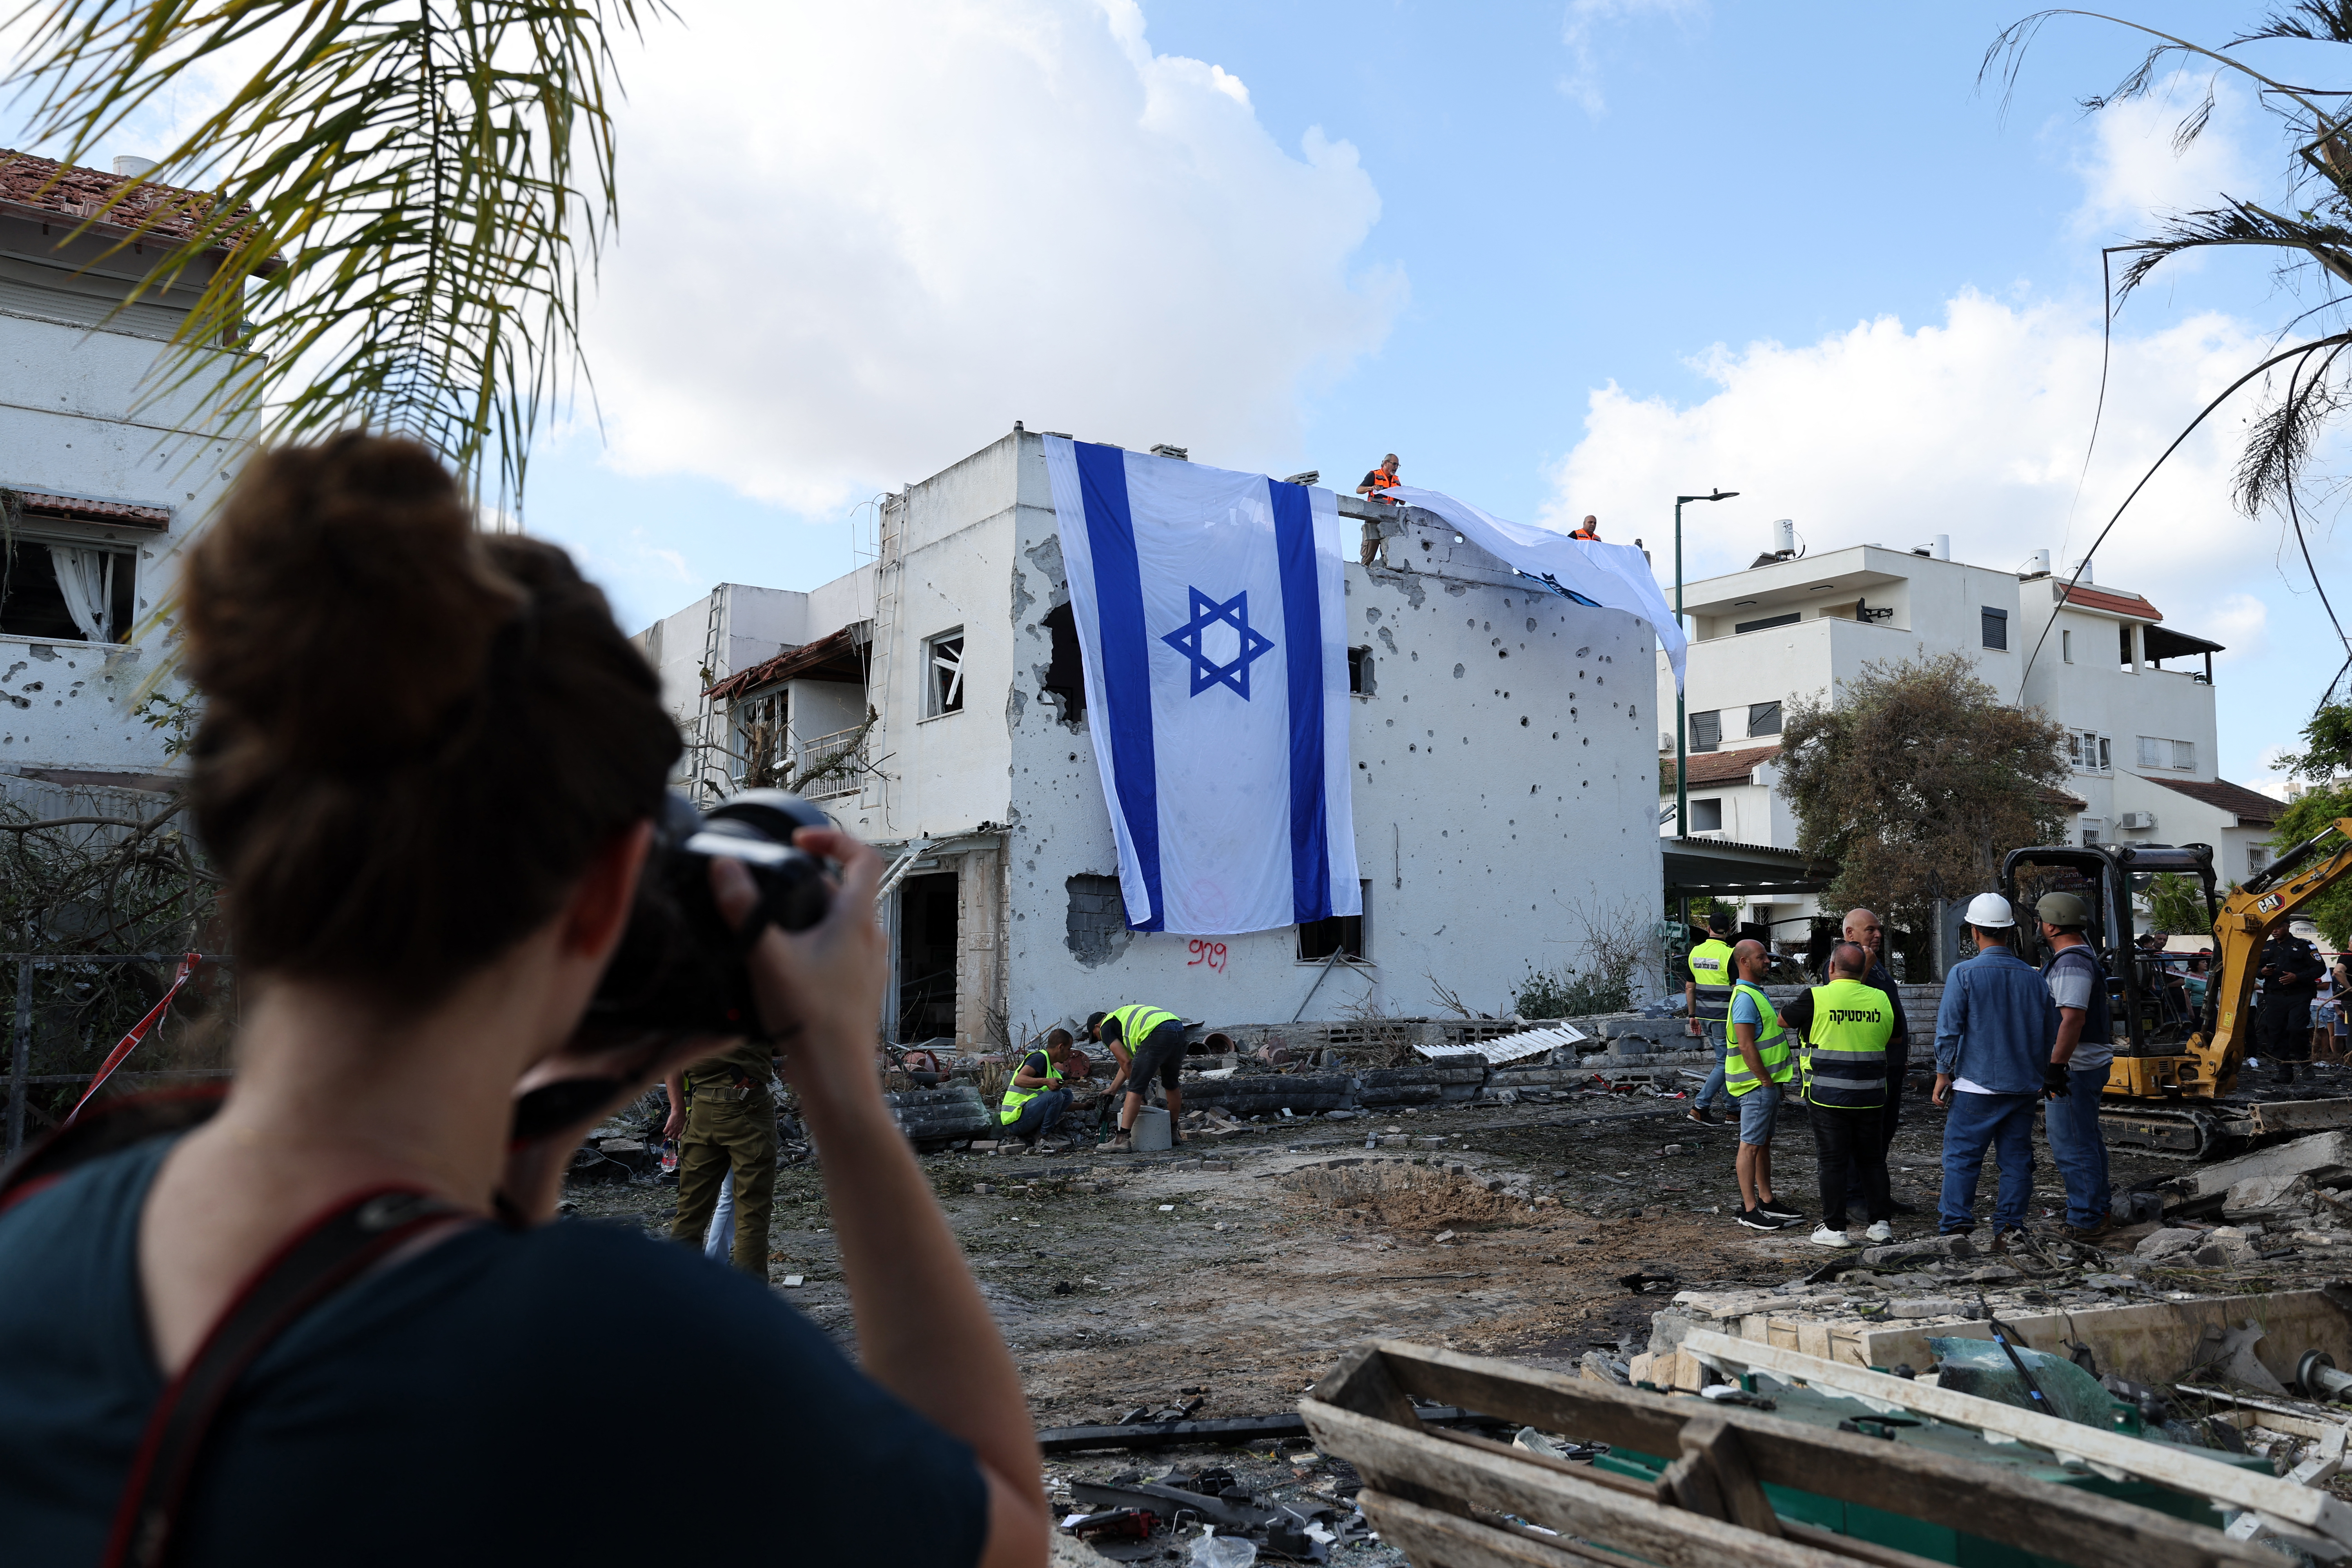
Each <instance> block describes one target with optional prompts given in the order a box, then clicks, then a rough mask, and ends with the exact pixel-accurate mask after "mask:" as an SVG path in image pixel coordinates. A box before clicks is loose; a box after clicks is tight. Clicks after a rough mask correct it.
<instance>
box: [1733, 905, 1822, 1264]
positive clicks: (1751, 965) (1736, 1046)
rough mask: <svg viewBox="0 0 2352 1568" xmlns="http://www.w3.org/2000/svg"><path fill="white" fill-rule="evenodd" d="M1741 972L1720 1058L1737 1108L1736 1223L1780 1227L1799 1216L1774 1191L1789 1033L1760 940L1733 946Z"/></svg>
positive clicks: (1791, 1059) (1791, 1061)
mask: <svg viewBox="0 0 2352 1568" xmlns="http://www.w3.org/2000/svg"><path fill="white" fill-rule="evenodd" d="M1731 960H1732V963H1734V964H1735V965H1737V966H1738V975H1739V978H1738V979H1737V980H1735V981H1733V982H1732V985H1731V1049H1730V1051H1729V1052H1728V1053H1727V1055H1726V1056H1725V1058H1724V1064H1725V1070H1724V1087H1725V1088H1726V1089H1729V1090H1730V1091H1731V1102H1732V1103H1733V1104H1734V1105H1736V1106H1738V1108H1739V1152H1738V1154H1737V1155H1736V1156H1735V1157H1734V1159H1735V1163H1734V1165H1733V1173H1734V1174H1735V1175H1737V1176H1738V1181H1739V1223H1740V1224H1742V1225H1744V1226H1747V1227H1748V1229H1750V1230H1779V1229H1780V1227H1781V1226H1784V1225H1787V1224H1789V1223H1790V1222H1791V1221H1793V1220H1797V1219H1801V1218H1802V1217H1803V1216H1802V1215H1801V1214H1799V1213H1798V1211H1797V1210H1795V1209H1792V1208H1790V1207H1787V1206H1786V1205H1783V1204H1782V1203H1781V1202H1780V1199H1778V1198H1776V1197H1774V1196H1773V1195H1772V1129H1773V1126H1774V1124H1775V1123H1776V1122H1777V1121H1779V1120H1780V1097H1781V1094H1782V1092H1783V1086H1785V1085H1786V1084H1787V1083H1788V1081H1789V1080H1790V1078H1792V1077H1794V1076H1795V1074H1796V1070H1797V1062H1796V1058H1795V1056H1794V1055H1793V1054H1792V1053H1791V1052H1790V1048H1789V1044H1790V1034H1789V1031H1788V1029H1787V1028H1786V1027H1785V1026H1783V1025H1782V1024H1781V1022H1780V1015H1779V1014H1778V1013H1776V1012H1774V1011H1773V1010H1772V999H1771V998H1770V997H1769V996H1767V995H1765V994H1764V987H1763V985H1762V984H1761V982H1762V981H1763V979H1764V971H1765V966H1766V965H1767V964H1768V963H1770V962H1771V961H1770V958H1769V955H1768V954H1767V953H1766V952H1765V951H1764V944H1763V943H1762V942H1741V943H1740V944H1739V945H1738V947H1735V948H1733V949H1732V950H1731Z"/></svg>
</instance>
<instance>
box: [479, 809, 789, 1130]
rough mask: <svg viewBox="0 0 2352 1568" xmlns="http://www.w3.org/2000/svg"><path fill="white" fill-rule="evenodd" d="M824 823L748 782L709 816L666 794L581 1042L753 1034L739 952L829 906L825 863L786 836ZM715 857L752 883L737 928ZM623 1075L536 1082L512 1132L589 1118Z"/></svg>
mask: <svg viewBox="0 0 2352 1568" xmlns="http://www.w3.org/2000/svg"><path fill="white" fill-rule="evenodd" d="M830 826H833V824H832V821H831V819H830V818H828V817H827V816H825V815H824V812H822V811H819V810H818V809H817V808H816V807H815V806H814V805H810V804H809V803H808V802H807V801H804V800H803V799H802V798H801V797H800V796H798V795H790V794H787V793H785V792H784V791H782V790H779V789H759V790H746V791H744V792H743V793H742V794H740V795H735V796H733V797H731V798H730V799H728V800H726V801H724V802H721V803H720V804H719V805H715V806H712V807H711V808H710V809H709V811H708V812H700V811H697V810H696V809H695V808H694V806H693V804H692V803H691V802H689V801H688V800H687V798H686V797H685V796H684V795H679V794H677V793H676V792H675V791H673V792H671V794H670V795H669V796H668V799H667V804H666V805H665V806H664V809H663V814H662V816H661V819H660V820H659V821H658V822H656V823H655V824H654V841H653V845H652V847H651V848H649V849H648V850H647V851H646V865H645V870H644V871H643V872H642V873H641V874H640V876H639V877H638V879H637V901H636V907H635V909H634V910H631V911H630V914H629V925H628V930H627V931H625V933H624V934H623V935H622V938H621V945H620V947H619V948H618V949H617V950H616V951H615V952H614V954H613V962H612V963H611V964H610V965H609V966H607V967H606V969H605V971H604V980H603V982H602V983H601V984H598V986H597V987H596V994H595V996H594V997H593V999H592V1000H591V1001H590V1002H589V1004H588V1014H587V1016H586V1017H584V1018H583V1019H582V1020H581V1025H580V1039H581V1043H582V1044H583V1045H586V1046H589V1047H597V1046H607V1045H609V1046H616V1047H617V1046H623V1045H626V1044H627V1043H629V1042H630V1041H631V1040H634V1039H640V1038H647V1037H659V1038H661V1039H664V1040H667V1039H674V1038H676V1037H678V1036H681V1035H712V1036H740V1035H758V1034H761V1033H762V1032H763V1031H762V1029H761V1026H760V1015H759V1006H758V1004H757V1002H756V1001H755V1000H754V998H753V996H752V994H751V973H750V971H748V970H747V969H746V968H745V967H744V963H743V960H744V958H745V957H746V955H748V954H749V953H750V952H751V944H752V943H753V942H757V941H758V940H759V938H760V933H761V931H763V930H764V929H766V928H767V927H768V926H770V925H773V926H776V927H777V928H779V929H780V930H782V931H806V930H807V929H808V928H809V927H811V926H813V925H814V924H816V923H817V922H818V921H821V920H823V919H824V913H825V910H826V909H828V908H829V907H830V906H831V903H832V889H831V886H830V884H829V883H828V881H827V880H826V871H825V866H824V862H823V861H821V860H819V859H818V858H816V857H814V856H813V855H810V854H808V853H806V852H805V851H803V850H800V849H795V848H793V833H794V832H795V831H797V830H798V829H800V828H803V827H830ZM722 857H723V858H727V859H730V860H734V861H737V862H739V863H740V865H741V866H742V868H744V869H745V870H746V871H749V872H750V873H751V880H752V882H753V884H754V885H755V886H756V887H758V889H759V890H760V901H759V902H758V903H757V904H756V905H754V906H753V907H752V910H751V914H750V915H749V916H748V917H747V918H746V919H745V920H744V921H743V923H742V924H741V925H740V927H738V926H730V925H729V924H728V923H727V921H726V920H725V918H724V917H722V916H721V915H720V914H719V905H718V902H717V900H714V899H713V898H712V897H711V893H710V864H711V862H712V861H713V860H716V859H719V858H722ZM623 1081H624V1080H622V1079H567V1080H565V1081H563V1082H561V1083H552V1084H549V1085H547V1086H546V1087H544V1088H542V1089H533V1090H532V1091H531V1092H530V1093H529V1094H526V1095H524V1096H523V1097H522V1099H520V1100H518V1101H517V1102H516V1104H515V1121H514V1134H515V1136H516V1137H517V1138H519V1139H530V1138H534V1137H538V1136H541V1135H543V1134H544V1133H546V1132H549V1131H553V1130H554V1129H556V1128H558V1127H562V1126H563V1125H565V1124H567V1123H569V1122H571V1121H575V1120H577V1119H578V1118H579V1117H581V1116H584V1115H587V1114H589V1113H590V1112H591V1111H592V1110H593V1109H594V1107H596V1106H598V1105H601V1104H603V1103H604V1102H605V1101H606V1100H609V1099H610V1098H611V1097H612V1096H613V1095H614V1093H616V1092H617V1091H618V1090H619V1089H620V1087H621V1085H622V1083H623Z"/></svg>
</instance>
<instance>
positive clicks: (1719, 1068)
mask: <svg viewBox="0 0 2352 1568" xmlns="http://www.w3.org/2000/svg"><path fill="white" fill-rule="evenodd" d="M1706 929H1707V932H1708V935H1707V939H1706V941H1705V942H1700V943H1699V944H1698V945H1697V946H1696V947H1695V948H1692V949H1691V951H1690V976H1691V977H1690V978H1689V979H1688V980H1685V981H1684V982H1683V1003H1684V1005H1685V1007H1686V1008H1687V1010H1688V1012H1689V1014H1690V1024H1689V1030H1690V1032H1691V1033H1692V1034H1694V1035H1699V1036H1703V1037H1705V1038H1706V1042H1707V1044H1708V1045H1710V1046H1712V1047H1714V1048H1715V1070H1714V1071H1712V1072H1710V1073H1708V1074H1707V1075H1706V1082H1705V1083H1704V1084H1701V1085H1700V1086H1699V1091H1698V1099H1697V1100H1695V1101H1693V1102H1692V1105H1691V1108H1690V1109H1689V1110H1686V1111H1685V1112H1684V1113H1683V1114H1684V1116H1685V1119H1686V1120H1688V1121H1698V1122H1705V1123H1706V1124H1708V1125H1712V1124H1713V1123H1714V1121H1715V1113H1714V1112H1713V1111H1711V1110H1708V1109H1707V1107H1708V1106H1710V1105H1713V1104H1715V1103H1716V1102H1717V1101H1718V1100H1720V1101H1722V1103H1723V1104H1724V1105H1726V1106H1728V1105H1729V1104H1730V1103H1731V1101H1730V1100H1729V1099H1727V1097H1726V1096H1725V1094H1724V1092H1723V1079H1724V1050H1725V1047H1726V1044H1727V1041H1728V1038H1729V1032H1730V1022H1731V983H1732V981H1733V979H1734V978H1736V976H1735V975H1734V973H1733V971H1732V960H1731V944H1730V943H1729V942H1726V941H1724V940H1723V939H1724V938H1725V937H1727V936H1729V935H1730V934H1731V914H1730V911H1728V910H1716V911H1715V912H1714V913H1713V914H1711V915H1709V916H1707V917H1706Z"/></svg>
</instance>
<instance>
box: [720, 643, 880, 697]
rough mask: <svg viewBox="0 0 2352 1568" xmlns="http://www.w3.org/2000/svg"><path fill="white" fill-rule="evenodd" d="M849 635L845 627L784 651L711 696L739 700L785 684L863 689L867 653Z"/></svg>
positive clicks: (741, 672)
mask: <svg viewBox="0 0 2352 1568" xmlns="http://www.w3.org/2000/svg"><path fill="white" fill-rule="evenodd" d="M849 631H850V628H848V627H847V626H844V627H842V629H841V630H839V631H837V632H835V633H833V634H832V635H830V636H828V637H819V638H817V639H816V641H814V642H813V643H803V644H802V645H801V646H800V647H794V648H786V649H785V650H784V651H783V652H782V653H780V654H778V655H776V657H775V658H771V659H767V660H764V661H762V662H761V663H759V664H755V665H753V666H751V668H749V669H739V670H737V671H736V672H735V673H734V674H732V675H730V676H729V677H727V679H724V680H721V681H719V682H718V683H717V684H715V685H714V686H712V687H711V688H710V695H711V696H713V697H716V698H719V699H722V700H724V699H727V698H730V697H740V696H741V695H742V694H743V693H745V692H747V691H753V690H757V689H759V688H761V687H762V686H774V685H776V684H778V683H779V682H782V681H786V680H849V681H856V682H858V683H860V684H861V685H862V684H863V683H864V682H865V679H866V652H865V649H863V648H862V647H859V646H858V644H857V641H856V638H854V637H851V636H850V635H849Z"/></svg>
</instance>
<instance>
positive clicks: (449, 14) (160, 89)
mask: <svg viewBox="0 0 2352 1568" xmlns="http://www.w3.org/2000/svg"><path fill="white" fill-rule="evenodd" d="M666 10H667V6H666V5H663V3H662V0H142V3H136V4H124V3H122V0H26V3H25V4H24V5H22V6H21V7H20V9H18V11H17V12H16V14H15V16H13V17H12V18H11V22H12V24H13V25H15V26H18V27H21V28H23V29H25V30H26V35H27V37H29V40H30V41H29V44H28V46H27V47H26V49H25V50H24V52H23V54H22V55H21V56H20V59H21V62H22V63H21V64H20V66H19V68H18V69H17V70H16V74H15V76H14V77H13V78H12V84H13V85H14V86H16V88H17V89H18V90H19V91H20V93H21V94H23V96H24V98H25V100H26V101H27V102H28V103H29V105H30V109H31V113H30V116H29V119H30V123H31V125H32V127H33V132H34V135H35V136H36V138H37V140H38V141H39V142H43V143H47V144H54V145H55V146H56V147H57V148H58V151H59V155H60V156H61V158H62V160H63V161H64V162H65V163H77V162H79V161H81V160H83V159H85V158H87V157H88V156H89V153H91V151H92V150H93V149H94V148H96V147H97V146H99V145H100V143H102V142H105V141H106V140H107V139H108V138H109V137H110V136H111V135H113V134H115V133H116V132H118V131H119V130H120V129H121V127H122V126H123V125H124V124H125V123H126V121H130V120H131V117H133V116H134V115H138V114H141V113H142V112H152V111H154V110H157V109H158V108H159V107H160V105H161V104H162V103H163V101H166V100H165V99H164V94H165V93H166V89H171V88H173V86H174V85H175V84H178V83H180V82H182V81H183V80H184V79H186V78H187V74H188V73H189V72H191V71H192V70H197V69H212V70H218V69H221V68H224V67H228V66H236V68H237V70H236V72H234V73H233V74H232V81H231V85H230V86H229V87H228V88H227V89H226V92H225V94H224V96H223V97H222V99H221V100H220V102H219V105H218V107H217V108H215V109H214V110H212V111H211V112H210V113H208V114H207V115H205V117H204V118H203V119H202V120H201V121H199V122H198V123H197V124H196V125H195V127H194V129H193V130H191V131H189V132H187V133H186V135H185V136H184V138H183V139H182V140H181V142H179V144H178V145H177V146H175V147H173V148H171V149H169V150H168V151H166V152H165V153H163V157H162V158H161V160H160V161H159V163H158V166H157V167H156V168H154V169H153V170H152V171H150V172H149V174H147V176H146V177H145V178H144V179H143V180H142V181H141V182H140V183H139V184H136V185H133V186H131V187H128V188H127V189H125V190H124V191H122V192H121V193H120V194H119V195H116V196H115V197H114V198H113V199H112V200H111V201H110V202H109V203H108V204H107V205H105V206H104V207H103V208H102V209H100V211H97V212H94V213H91V214H89V215H88V216H87V219H86V221H85V224H84V228H85V229H87V228H89V227H90V226H92V225H95V224H97V223H99V222H101V221H103V222H106V223H109V224H111V225H115V226H121V227H123V228H127V229H128V230H129V231H130V232H129V235H128V237H125V238H124V239H123V240H122V241H121V243H122V244H123V245H131V244H134V243H143V244H145V245H149V246H155V247H161V249H162V251H163V255H162V257H161V259H160V260H159V261H157V262H156V263H155V265H154V267H153V268H152V276H153V279H154V282H153V284H152V285H151V287H153V288H157V289H171V288H179V287H182V286H189V287H194V286H195V285H196V284H197V283H198V282H199V281H200V283H201V288H200V291H199V292H198V295H197V301H196V305H195V308H194V310H191V311H190V312H189V314H188V316H187V318H186V320H185V321H184V324H183V325H182V327H181V328H180V330H179V331H178V333H177V334H176V336H175V339H174V343H175V347H176V349H177V353H176V354H175V355H174V357H173V363H172V369H171V372H170V374H168V375H167V376H166V377H164V378H163V379H162V381H161V382H160V383H159V384H157V386H156V387H155V389H154V390H153V391H152V393H151V395H164V394H166V393H168V392H173V391H177V390H182V389H185V388H188V387H190V386H191V385H192V384H202V385H203V387H204V389H205V392H206V393H207V394H208V395H210V396H211V397H212V399H213V406H214V407H215V410H216V412H217V415H218V416H220V417H221V418H222V419H223V420H224V421H226V422H232V423H243V422H245V421H247V420H253V421H255V422H257V427H258V429H259V431H260V434H261V436H262V437H263V438H264V439H265V440H268V441H299V440H304V439H310V438H315V437H320V436H322V435H325V434H327V433H329V432H331V431H333V430H336V429H341V428H344V427H347V426H353V425H365V426H369V427H371V428H374V429H378V430H383V431H390V432H397V433H404V434H408V435H412V436H415V437H418V438H419V439H422V440H424V441H425V442H427V443H428V444H430V445H432V446H433V447H436V449H438V450H439V451H440V452H442V453H443V454H444V455H445V456H446V458H448V459H449V460H450V461H451V462H452V463H453V464H454V465H455V466H456V467H457V468H458V469H459V470H460V471H461V472H463V473H465V474H466V475H467V478H468V479H469V481H470V482H471V484H472V485H473V487H474V489H475V492H476V494H477V496H480V495H481V494H482V493H483V489H484V486H485V483H486V481H488V483H489V484H491V485H492V486H494V488H495V492H496V498H497V500H499V503H500V504H503V505H513V504H519V503H520V494H521V490H522V488H523V483H524V479H525V477H526V471H527V469H526V465H527V462H528V455H529V450H530V437H531V434H532V432H533V430H534V429H535V428H536V426H538V424H539V422H540V421H541V418H542V417H544V416H546V415H547V414H548V413H549V412H550V410H551V408H552V406H553V405H555V404H556V402H557V401H558V399H559V398H560V396H561V395H562V394H563V393H564V392H565V391H567V390H568V389H569V387H570V385H572V384H575V383H572V381H571V378H572V376H574V375H576V374H580V373H581V365H580V362H579V359H578V352H577V342H578V328H579V320H580V313H579V312H580V289H581V283H582V279H583V272H587V273H591V274H593V268H594V266H595V262H596V258H597V256H598V254H599V251H600V249H601V247H602V245H603V243H604V238H605V237H606V235H607V233H608V232H609V230H610V228H611V226H612V225H613V223H614V220H615V217H616V212H617V209H616V205H615V201H614V140H613V123H612V114H611V108H610V104H611V100H612V98H613V96H614V94H615V93H616V92H617V90H618V88H617V84H616V80H615V70H614V54H613V37H614V32H615V31H616V30H618V31H627V32H632V33H634V32H636V31H638V30H640V29H641V26H642V22H643V19H644V18H645V17H646V16H647V15H650V14H655V13H657V12H664V11H666ZM248 60H249V61H250V62H251V63H250V64H247V61H248ZM222 345H230V346H234V347H235V348H237V349H239V350H242V351H245V353H244V354H243V355H242V356H241V357H239V358H238V359H237V360H236V361H235V363H234V365H233V368H231V369H230V370H228V371H227V373H226V380H225V381H218V380H217V379H216V378H220V377H222V376H223V374H224V373H223V370H222V366H221V361H220V356H219V355H218V354H217V353H215V350H216V349H217V348H218V347H220V346H222Z"/></svg>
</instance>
